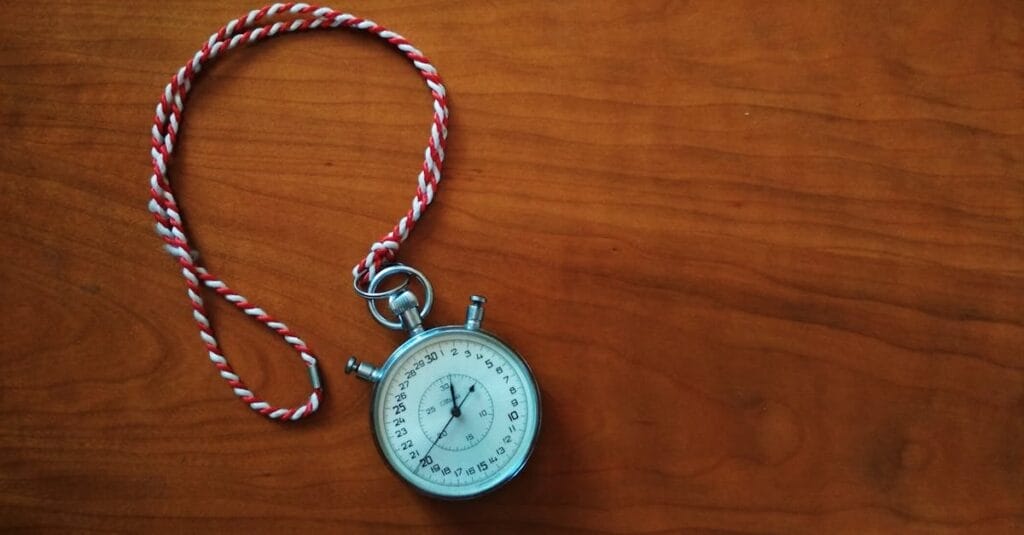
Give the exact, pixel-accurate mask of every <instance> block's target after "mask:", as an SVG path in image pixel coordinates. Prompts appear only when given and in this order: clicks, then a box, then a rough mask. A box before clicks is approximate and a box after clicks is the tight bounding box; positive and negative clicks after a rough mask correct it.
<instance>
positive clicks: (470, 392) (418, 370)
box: [373, 327, 540, 498]
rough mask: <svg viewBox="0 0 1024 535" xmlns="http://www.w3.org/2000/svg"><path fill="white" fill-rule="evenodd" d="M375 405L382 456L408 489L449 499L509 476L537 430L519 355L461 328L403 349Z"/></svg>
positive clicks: (531, 389)
mask: <svg viewBox="0 0 1024 535" xmlns="http://www.w3.org/2000/svg"><path fill="white" fill-rule="evenodd" d="M374 401H375V405H374V410H373V418H374V428H375V431H376V434H377V442H378V445H379V446H380V448H381V452H382V453H383V454H384V457H385V458H386V459H387V460H388V462H389V463H390V464H391V465H392V467H393V468H394V469H395V471H396V472H398V474H399V475H401V476H402V477H403V478H405V479H406V480H407V481H409V483H411V484H413V485H414V486H416V487H417V488H419V489H421V490H423V491H424V492H427V493H429V494H432V495H435V496H440V497H446V498H469V497H472V496H476V495H478V494H481V493H484V492H487V491H489V490H492V489H493V488H496V487H498V486H500V485H501V484H502V483H504V482H506V481H508V480H509V479H511V478H512V477H514V476H515V475H516V474H517V473H518V472H519V471H520V470H521V469H522V467H523V464H524V463H525V462H526V459H527V457H528V456H529V454H530V451H531V449H532V446H533V441H534V440H535V438H536V436H537V431H538V429H539V425H540V411H539V409H540V401H539V398H538V393H537V388H536V385H535V383H534V381H533V378H532V376H531V375H530V371H529V369H528V368H527V367H526V365H525V364H524V363H523V361H522V360H521V359H520V358H519V357H518V355H516V354H515V352H514V351H512V350H511V349H510V348H509V347H508V346H506V345H505V344H503V343H502V342H501V341H499V340H498V339H496V338H494V337H492V336H490V335H487V334H485V333H482V332H479V331H474V330H468V329H463V328H458V327H454V328H452V327H449V328H441V329H435V330H432V331H428V332H427V333H424V334H423V335H421V336H418V337H415V338H413V339H411V340H409V342H407V343H406V344H405V345H403V346H402V347H400V348H399V349H398V350H397V351H396V352H395V354H394V355H393V356H392V358H391V359H389V362H388V364H387V367H386V369H385V370H384V377H383V378H382V379H381V381H380V383H378V385H377V390H376V392H375V395H374Z"/></svg>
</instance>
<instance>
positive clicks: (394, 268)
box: [366, 264, 434, 331]
mask: <svg viewBox="0 0 1024 535" xmlns="http://www.w3.org/2000/svg"><path fill="white" fill-rule="evenodd" d="M397 274H404V275H405V276H406V281H405V283H404V285H402V286H401V288H402V289H403V290H404V288H405V287H406V286H408V285H409V279H410V278H412V277H415V278H416V280H418V281H420V284H421V285H422V286H423V307H422V308H420V311H419V312H420V317H424V318H425V317H427V314H429V313H430V309H431V307H433V306H434V287H433V286H431V285H430V281H428V280H427V277H426V276H425V275H423V273H420V272H419V271H418V270H416V269H413V268H411V267H409V266H407V265H405V264H392V265H390V266H388V267H386V268H384V269H382V270H380V271H378V272H377V274H376V275H374V276H373V278H372V279H370V284H368V285H367V286H366V293H367V294H371V295H372V294H376V293H384V294H388V295H389V296H390V295H394V294H396V293H397V291H398V290H392V291H389V292H377V286H379V285H380V283H382V282H384V279H386V278H388V277H391V276H393V275H397ZM366 306H367V307H369V309H370V314H372V315H373V319H375V320H377V323H380V324H381V325H383V326H385V327H387V328H388V329H391V330H395V331H400V330H402V322H400V321H392V320H389V319H387V318H385V317H384V315H383V314H381V313H380V310H379V309H378V308H377V299H367V300H366Z"/></svg>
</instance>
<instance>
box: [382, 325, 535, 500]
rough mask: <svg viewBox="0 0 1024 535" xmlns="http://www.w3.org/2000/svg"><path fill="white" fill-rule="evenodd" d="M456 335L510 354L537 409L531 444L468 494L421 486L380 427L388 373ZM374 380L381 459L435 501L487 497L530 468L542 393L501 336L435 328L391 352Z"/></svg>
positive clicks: (463, 328) (455, 327)
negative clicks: (528, 463)
mask: <svg viewBox="0 0 1024 535" xmlns="http://www.w3.org/2000/svg"><path fill="white" fill-rule="evenodd" d="M452 335H457V337H459V338H466V339H471V340H472V339H477V340H480V341H481V342H483V343H487V344H489V345H493V346H500V347H501V348H503V349H504V350H505V351H507V352H508V354H509V355H511V357H512V359H511V360H510V363H512V364H514V365H515V366H517V367H518V368H519V370H518V372H519V373H520V374H521V375H522V377H523V378H524V386H525V385H527V384H528V386H529V388H528V390H529V392H528V394H527V395H528V397H529V401H530V405H531V406H532V407H536V409H534V411H533V412H534V413H535V414H536V416H535V417H534V418H533V419H532V421H531V425H532V428H531V429H528V431H527V432H528V433H529V435H527V436H532V438H530V439H529V443H528V444H525V443H524V444H523V445H521V446H520V448H521V450H522V451H517V452H516V453H515V455H514V456H513V458H512V459H511V460H510V461H509V462H508V464H506V465H505V466H504V467H503V468H502V469H501V471H500V472H498V474H496V475H495V476H493V477H490V478H488V479H486V480H484V481H482V482H481V483H479V484H478V485H473V486H469V487H468V488H467V489H466V491H465V492H454V493H446V492H444V490H443V489H442V488H439V487H442V486H441V485H428V484H419V478H418V476H415V475H410V474H409V473H408V472H409V469H408V467H406V466H405V465H404V464H403V463H402V462H401V461H400V460H399V459H396V458H394V456H393V453H394V452H393V451H392V450H391V448H389V447H386V446H385V444H386V443H387V440H388V437H387V436H386V434H385V431H384V430H383V429H382V427H383V426H381V425H378V418H377V416H378V414H380V411H381V410H382V409H386V407H384V401H385V400H384V399H382V397H383V396H385V395H386V394H384V390H385V389H384V388H383V385H384V384H386V383H387V382H388V381H387V379H388V374H389V373H391V371H392V370H393V369H395V368H396V366H397V365H398V363H399V362H401V361H402V360H403V359H406V358H412V357H413V356H415V355H416V352H417V351H418V350H420V349H423V348H425V347H427V346H429V345H431V344H433V343H435V342H437V341H440V340H442V339H443V338H445V337H449V336H452ZM372 380H373V383H374V386H373V399H372V403H371V404H370V428H371V429H372V430H373V437H374V442H375V444H376V445H377V451H378V452H379V453H380V455H381V457H383V458H384V460H385V461H387V463H388V466H389V467H390V468H391V470H392V471H393V472H395V474H396V475H398V476H399V477H400V478H401V479H402V480H404V481H406V482H407V483H408V484H409V485H410V486H411V487H413V488H415V489H416V490H417V491H418V492H420V493H422V494H425V495H428V496H431V497H434V498H440V499H444V500H466V499H471V498H475V497H478V496H481V495H483V494H487V493H488V492H491V491H493V490H496V489H498V488H500V487H502V486H503V485H505V484H506V483H508V482H509V481H511V480H512V479H513V478H515V477H516V476H517V475H518V474H519V473H520V472H521V471H522V470H523V468H524V467H525V466H526V462H527V461H528V460H529V458H530V455H531V453H532V452H533V447H534V445H535V444H536V441H537V438H538V437H539V434H540V423H541V415H542V410H541V400H540V390H539V388H538V387H537V381H536V379H535V378H534V376H533V372H532V371H531V370H530V367H529V365H527V363H526V361H525V360H524V359H523V358H522V356H520V355H519V353H517V352H516V351H515V350H514V349H513V348H512V347H511V346H509V345H508V344H506V343H505V342H503V341H502V340H501V339H499V338H498V337H496V336H494V335H492V334H490V333H488V332H486V331H482V330H480V329H479V328H467V327H466V326H463V325H451V326H445V327H435V328H433V329H429V330H426V331H422V332H419V333H418V334H415V335H413V336H411V337H410V338H409V339H407V340H406V341H405V342H404V343H402V345H400V346H398V348H396V349H395V350H394V352H392V353H391V356H389V357H388V359H387V360H386V361H385V362H384V364H383V365H382V366H381V367H380V368H377V369H375V370H373V373H372ZM478 487H479V488H478ZM459 489H462V487H459Z"/></svg>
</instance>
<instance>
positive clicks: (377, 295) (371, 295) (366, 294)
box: [352, 273, 412, 301]
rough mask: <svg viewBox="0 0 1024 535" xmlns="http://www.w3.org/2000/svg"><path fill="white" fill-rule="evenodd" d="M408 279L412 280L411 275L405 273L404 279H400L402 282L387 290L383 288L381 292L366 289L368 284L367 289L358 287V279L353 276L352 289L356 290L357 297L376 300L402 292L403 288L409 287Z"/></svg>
mask: <svg viewBox="0 0 1024 535" xmlns="http://www.w3.org/2000/svg"><path fill="white" fill-rule="evenodd" d="M410 281H412V275H409V274H408V273H406V274H405V280H404V281H402V284H399V285H398V286H395V287H394V288H391V289H389V290H384V291H383V292H374V291H367V290H368V289H369V286H367V290H363V289H361V288H359V279H358V278H353V279H352V289H353V290H355V291H356V295H358V296H359V297H362V298H363V299H366V300H367V301H376V300H378V299H387V298H389V297H391V296H392V295H398V294H400V293H402V291H403V290H405V289H406V288H408V287H409V282H410Z"/></svg>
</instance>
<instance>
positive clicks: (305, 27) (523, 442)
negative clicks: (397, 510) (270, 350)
mask: <svg viewBox="0 0 1024 535" xmlns="http://www.w3.org/2000/svg"><path fill="white" fill-rule="evenodd" d="M332 28H348V29H352V30H359V31H363V32H366V33H368V34H372V35H374V36H376V37H379V38H380V39H383V40H384V41H386V42H387V43H388V44H390V45H391V46H393V47H394V48H395V49H397V50H398V51H399V52H401V53H402V54H403V55H404V56H405V57H406V58H407V59H408V60H409V61H410V62H411V63H412V65H413V67H415V68H416V69H417V71H418V72H419V75H420V76H421V78H422V79H423V81H424V83H425V84H426V86H427V88H428V89H429V90H430V95H431V98H432V101H433V106H432V107H433V119H432V122H431V124H430V137H429V138H428V140H427V147H426V149H425V150H424V159H423V165H422V166H421V168H420V172H419V175H418V176H417V188H416V195H415V196H414V197H413V199H412V203H411V206H410V208H409V209H408V211H407V212H406V213H405V215H403V217H401V218H400V219H399V220H398V223H397V224H395V226H394V227H393V228H392V230H391V231H389V232H388V233H386V234H384V236H383V237H381V238H380V239H379V240H378V241H376V242H374V243H373V244H372V245H371V246H370V251H369V253H368V254H366V256H365V257H363V258H362V259H361V260H360V261H359V262H358V263H357V264H356V266H355V267H354V268H353V270H352V276H353V286H354V288H355V290H356V293H357V294H359V295H360V296H362V297H363V298H364V299H366V300H367V303H368V305H369V307H370V312H371V313H372V314H373V317H374V318H375V319H376V320H377V321H378V322H380V323H381V324H383V325H385V326H386V327H389V328H391V329H396V330H401V329H404V330H405V331H407V332H408V334H409V339H408V340H406V341H405V342H404V343H403V344H402V345H401V346H399V347H398V349H396V350H395V352H394V353H392V355H391V356H390V357H388V359H387V360H386V361H384V363H383V364H382V365H381V366H380V367H379V368H378V367H374V366H372V365H370V364H367V363H365V362H359V361H358V360H356V359H355V358H354V357H353V358H352V359H350V360H349V362H348V365H347V366H346V370H345V371H346V373H354V374H355V375H356V376H357V377H359V378H361V379H364V380H367V381H369V382H371V383H373V384H374V386H373V403H372V405H371V407H370V424H371V426H372V428H373V432H374V437H375V438H376V442H377V446H378V449H379V450H380V453H381V455H382V456H383V457H384V459H385V460H386V461H387V462H388V464H389V465H390V466H391V468H392V469H394V471H395V472H396V473H397V474H398V475H399V476H400V477H402V478H403V479H405V480H406V481H407V482H409V483H410V484H411V485H412V486H413V487H415V488H416V489H417V490H419V491H421V492H423V493H425V494H427V495H430V496H434V497H438V498H446V499H465V498H472V497H474V496H479V495H481V494H484V493H486V492H488V491H491V490H494V489H496V488H498V487H499V486H501V485H502V484H504V483H506V482H508V481H509V480H510V479H512V478H513V477H515V476H516V474H518V473H519V472H520V471H521V470H522V468H523V466H524V465H525V463H526V461H527V459H528V458H529V456H530V453H531V451H532V449H533V445H534V441H535V440H536V439H537V433H538V431H539V429H540V417H541V408H540V396H539V394H538V391H537V385H536V383H535V382H534V379H533V376H532V374H531V373H530V369H529V368H528V367H527V365H526V362H524V361H523V359H522V358H521V357H520V356H519V355H518V354H517V353H516V352H515V351H514V350H512V348H510V347H509V346H508V345H506V344H505V343H504V342H502V341H501V340H499V339H498V338H496V337H495V336H493V335H491V334H488V333H487V332H485V331H483V330H481V323H482V321H483V315H484V302H485V300H484V298H483V297H473V298H472V302H471V304H470V305H469V311H468V312H467V315H466V323H465V324H464V325H452V326H448V327H438V328H434V329H429V330H428V329H425V328H424V327H423V325H422V319H423V318H424V317H426V316H427V314H428V313H429V312H430V308H431V306H432V305H433V301H434V291H433V288H432V287H431V286H430V283H429V281H427V279H426V277H424V276H423V274H422V273H420V272H419V271H417V270H415V269H412V268H410V267H408V266H404V265H401V264H396V263H395V259H396V255H397V252H398V248H399V246H400V244H401V243H402V242H404V241H405V240H406V239H407V238H408V237H409V233H410V232H411V231H412V229H413V227H414V226H415V225H416V222H417V221H419V219H420V217H421V215H422V214H423V212H424V211H425V210H426V208H427V206H429V205H430V203H431V202H432V201H433V199H434V196H435V193H436V190H437V187H438V184H439V183H440V181H441V168H442V166H443V163H444V151H445V142H446V139H447V136H448V96H447V90H446V89H445V87H444V84H443V83H442V82H441V77H440V76H439V75H438V74H437V69H435V68H434V66H433V65H432V64H431V63H430V61H429V60H428V59H427V58H426V56H424V54H423V53H422V52H421V51H420V50H418V49H417V48H415V47H414V46H412V44H411V43H409V41H408V40H406V39H405V38H404V37H402V36H401V35H399V34H397V33H395V32H393V31H391V30H388V29H386V28H384V27H383V26H381V25H379V24H377V23H375V22H373V21H370V20H367V19H363V18H360V17H357V16H355V15H352V14H348V13H342V12H340V11H335V10H333V9H331V8H328V7H320V6H311V5H309V4H304V3H292V2H289V3H278V4H271V5H269V6H265V7H263V8H261V9H256V10H253V11H250V12H249V13H247V14H245V15H243V16H241V17H239V18H237V19H234V20H231V21H229V22H228V23H227V24H226V25H224V26H223V27H222V28H220V29H219V30H218V31H216V32H215V33H213V34H212V35H211V36H210V37H209V38H208V39H207V40H206V42H204V43H203V45H202V48H200V50H199V51H198V52H196V53H195V54H194V55H193V56H192V58H191V60H189V61H188V62H187V63H186V64H185V65H184V66H182V67H181V68H179V69H178V71H177V72H176V73H175V74H174V75H173V76H172V77H171V81H170V82H169V83H168V84H167V86H166V87H165V88H164V91H163V93H162V94H161V96H160V100H159V102H158V103H157V106H156V111H155V114H154V117H153V125H152V128H151V130H150V132H151V135H152V141H151V150H150V155H151V157H152V163H153V167H152V169H153V172H152V175H150V180H149V193H150V196H151V200H150V201H149V211H150V212H151V213H152V214H153V218H154V219H155V221H156V232H157V234H158V235H159V236H160V238H161V239H162V240H163V242H164V248H165V249H166V250H167V252H169V253H170V254H171V256H172V257H174V259H175V261H176V263H177V264H178V267H179V268H180V270H181V271H180V272H181V274H182V276H183V277H184V278H185V285H186V287H187V288H186V289H187V295H188V299H189V305H190V308H191V313H192V317H193V318H194V319H195V321H196V326H197V327H198V328H199V336H200V338H201V339H202V341H203V344H204V345H205V347H206V355H207V356H208V358H209V359H210V361H211V362H212V363H213V365H214V366H215V367H216V368H217V371H218V373H219V374H220V376H221V378H223V379H224V380H225V381H227V383H228V385H229V386H230V387H231V389H232V391H233V392H234V394H235V395H236V396H238V398H239V399H240V400H242V402H243V403H245V404H246V405H247V406H248V407H249V408H250V409H252V410H253V411H255V412H257V413H258V414H261V415H263V416H265V417H267V418H269V419H271V420H276V421H280V422H291V421H299V420H302V419H304V418H307V417H309V416H310V415H312V414H313V413H315V412H316V411H317V409H319V408H320V405H321V400H322V398H323V395H324V388H323V383H322V381H321V378H320V372H319V367H318V360H317V358H316V357H315V356H314V354H313V351H312V350H311V349H310V348H309V346H308V345H306V342H305V341H304V340H303V339H302V338H300V337H299V336H298V335H297V334H296V333H295V332H294V331H292V330H291V328H290V327H288V326H287V325H285V324H284V323H283V322H281V321H279V320H277V319H276V318H274V317H272V316H271V315H270V314H269V313H268V312H266V311H265V310H263V309H262V308H260V307H258V306H256V305H255V304H253V303H252V302H251V301H250V300H249V299H247V298H245V297H243V296H242V295H241V294H239V293H237V292H236V291H234V290H233V289H231V288H230V287H229V286H228V285H227V283H225V282H224V281H223V280H221V279H219V278H218V277H216V276H214V275H213V274H212V273H211V272H210V271H208V270H207V268H206V266H205V265H204V263H202V262H201V261H200V256H199V251H198V250H196V248H195V246H194V245H193V244H192V243H191V242H190V240H189V238H188V233H187V232H186V228H185V223H184V220H183V216H182V212H181V208H180V206H179V205H178V201H177V199H176V198H175V196H174V193H173V191H172V187H171V181H170V179H169V173H168V166H169V163H170V159H171V156H172V154H173V153H174V148H175V146H176V145H177V144H178V141H179V138H178V135H179V130H180V128H181V126H182V121H183V115H182V114H183V110H184V106H185V100H186V97H187V96H188V94H189V91H191V89H192V87H193V83H194V81H195V79H196V77H197V75H198V74H199V73H200V72H201V71H202V69H203V68H204V66H205V65H206V64H208V63H209V62H211V61H212V60H213V59H215V58H216V57H218V56H219V55H222V54H224V53H226V52H227V51H229V50H232V49H235V48H237V47H239V46H241V45H245V44H250V43H258V42H260V41H262V40H265V39H268V38H270V37H274V36H277V35H287V34H290V33H294V32H304V31H312V30H326V29H332ZM396 276H397V277H401V276H404V277H405V279H404V281H402V282H401V283H400V284H399V285H398V286H395V287H393V288H391V289H388V290H379V288H380V287H381V284H382V283H383V281H384V280H386V279H388V278H389V277H396ZM413 278H415V279H417V280H418V281H419V283H420V285H421V286H422V287H423V290H424V300H423V306H422V308H420V304H419V300H418V299H417V297H416V295H415V294H414V293H412V292H411V291H410V290H408V286H409V283H410V282H411V280H412V279H413ZM204 287H205V288H207V289H210V290H212V291H213V292H214V293H216V294H217V295H218V296H220V297H223V298H224V299H226V300H227V301H228V302H229V303H231V304H232V305H234V306H235V307H236V308H237V309H239V310H241V311H243V312H244V313H245V314H246V315H247V316H249V317H251V318H253V319H254V320H256V321H259V322H260V323H262V324H264V325H265V326H266V327H267V328H269V329H270V330H272V331H273V332H274V333H276V334H277V335H278V336H280V337H281V339H282V340H284V342H285V343H287V344H288V345H289V346H291V348H292V349H294V350H295V352H296V353H298V355H299V357H300V358H301V359H302V362H303V363H304V364H305V366H306V368H307V371H308V373H309V378H310V383H311V386H312V390H311V392H310V394H309V395H308V397H307V398H306V399H305V402H303V403H301V404H298V405H295V406H291V407H280V406H276V405H272V404H271V403H269V402H268V401H267V400H265V399H263V398H261V397H259V396H258V395H256V394H255V393H254V392H253V391H252V389H250V388H249V386H247V385H246V384H245V382H243V381H242V379H241V377H239V375H238V374H237V373H236V372H235V370H234V368H233V367H232V366H231V365H230V364H229V363H228V360H227V357H226V356H225V355H224V351H223V350H222V349H221V347H220V344H219V342H218V341H217V337H216V335H215V333H214V326H213V324H212V323H211V322H210V319H209V313H208V312H207V308H206V305H205V302H204V299H203V297H202V295H201V294H202V292H203V289H204ZM381 301H386V302H387V305H388V308H389V309H390V312H391V313H392V314H394V316H395V318H397V319H396V320H391V319H388V318H386V317H385V316H384V315H383V314H382V313H381V311H380V310H379V309H378V303H379V302H381Z"/></svg>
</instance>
